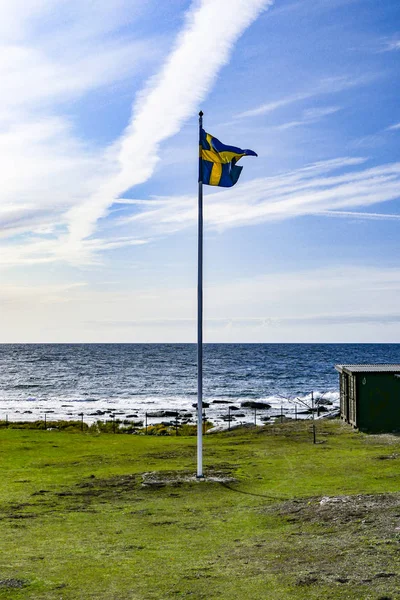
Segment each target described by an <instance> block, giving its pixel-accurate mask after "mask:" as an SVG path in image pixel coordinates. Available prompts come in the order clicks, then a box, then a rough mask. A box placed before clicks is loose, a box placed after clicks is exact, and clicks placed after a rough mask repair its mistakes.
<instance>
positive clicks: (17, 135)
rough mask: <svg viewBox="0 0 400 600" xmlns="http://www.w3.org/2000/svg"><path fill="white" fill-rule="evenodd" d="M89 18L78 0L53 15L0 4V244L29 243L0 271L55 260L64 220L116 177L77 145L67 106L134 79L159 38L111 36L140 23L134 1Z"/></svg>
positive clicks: (92, 149)
mask: <svg viewBox="0 0 400 600" xmlns="http://www.w3.org/2000/svg"><path fill="white" fill-rule="evenodd" d="M92 9H93V6H92V5H91V3H87V2H80V1H79V0H68V1H67V0H58V2H57V7H56V10H55V6H54V2H52V1H51V0H15V1H13V2H11V3H9V2H0V17H1V18H0V33H1V35H0V40H1V41H0V82H1V89H2V93H1V96H0V156H1V161H2V186H1V190H0V199H1V206H0V231H1V233H0V236H1V237H2V238H7V237H14V236H21V235H24V236H25V237H24V239H23V243H22V242H20V241H18V242H17V243H15V244H9V245H5V246H4V249H2V252H1V258H0V263H4V262H7V258H8V259H11V260H12V262H13V263H15V262H16V260H17V259H18V257H20V258H21V260H22V264H26V262H25V261H28V262H35V257H36V259H37V261H38V262H50V261H52V260H54V259H55V257H56V256H59V247H60V242H59V239H60V236H62V232H63V231H65V227H66V222H67V220H66V214H67V212H68V211H69V210H70V209H71V207H73V206H76V205H79V204H80V203H81V202H83V201H84V200H85V199H86V198H87V197H88V196H90V195H92V194H93V193H94V191H95V190H96V189H98V188H99V186H100V185H101V183H102V181H103V180H104V178H105V177H107V176H109V175H110V173H111V168H112V164H111V161H110V160H109V158H110V157H109V151H108V150H107V149H106V151H104V149H103V148H102V147H101V145H100V146H98V145H95V144H91V143H90V142H87V141H85V142H84V141H82V139H81V138H80V135H79V133H78V131H77V127H76V125H75V123H74V121H73V118H72V116H71V115H72V114H73V105H71V102H72V101H77V100H80V99H82V98H83V97H85V96H86V95H88V94H90V93H92V92H94V91H96V90H99V89H100V88H103V87H104V86H107V85H108V86H109V85H111V84H116V83H120V82H121V81H123V80H125V79H127V78H128V77H129V78H132V76H133V75H139V74H140V72H141V71H142V70H143V69H146V68H147V67H149V65H151V64H153V63H154V61H156V60H157V59H158V58H159V56H160V54H161V51H162V47H163V43H162V40H161V39H160V38H157V42H158V43H154V41H155V39H156V38H148V39H140V38H138V39H132V38H131V37H129V36H127V35H120V36H118V37H116V36H115V35H114V34H115V29H116V28H118V27H119V26H120V25H121V24H123V23H124V24H126V23H127V22H131V21H134V20H135V18H137V17H138V15H139V14H140V12H141V10H142V9H141V8H140V6H139V3H138V2H137V0H115V2H113V4H112V7H111V5H110V3H109V2H107V1H106V0H98V2H96V10H95V11H93V10H92ZM68 103H69V104H68ZM67 106H68V114H66V111H67ZM71 107H72V109H71ZM43 237H44V238H45V239H42V238H43ZM87 255H88V249H87V250H86V253H83V256H82V260H85V257H86V256H87ZM12 257H14V259H13V258H12Z"/></svg>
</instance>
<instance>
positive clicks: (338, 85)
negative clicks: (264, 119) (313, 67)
mask: <svg viewBox="0 0 400 600" xmlns="http://www.w3.org/2000/svg"><path fill="white" fill-rule="evenodd" d="M374 79H375V76H374V75H362V76H358V77H355V76H353V77H347V76H343V75H342V76H337V77H324V78H323V79H321V80H320V81H319V82H317V83H315V84H314V85H313V86H311V87H310V89H308V90H304V91H300V92H296V93H294V94H289V95H288V96H284V97H283V98H279V99H278V100H275V101H272V102H266V103H265V104H261V105H260V106H257V107H256V108H252V109H250V110H246V111H244V112H241V113H238V114H237V115H236V118H238V119H240V118H246V117H258V116H260V115H265V114H267V113H269V112H272V111H275V110H277V109H279V108H282V107H284V106H288V105H290V104H295V103H296V102H300V101H302V100H308V99H309V98H314V97H316V96H321V95H329V94H337V93H339V92H342V91H344V90H347V89H350V88H353V87H357V86H359V85H366V84H368V83H371V81H373V80H374Z"/></svg>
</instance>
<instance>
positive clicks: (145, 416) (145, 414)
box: [144, 412, 147, 435]
mask: <svg viewBox="0 0 400 600" xmlns="http://www.w3.org/2000/svg"><path fill="white" fill-rule="evenodd" d="M144 427H145V435H147V412H146V413H144Z"/></svg>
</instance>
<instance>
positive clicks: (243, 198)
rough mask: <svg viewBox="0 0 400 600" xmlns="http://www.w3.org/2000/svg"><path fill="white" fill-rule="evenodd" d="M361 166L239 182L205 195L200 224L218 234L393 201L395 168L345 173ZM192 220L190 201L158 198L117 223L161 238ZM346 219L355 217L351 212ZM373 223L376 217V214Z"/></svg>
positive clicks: (341, 163) (398, 167) (398, 190)
mask: <svg viewBox="0 0 400 600" xmlns="http://www.w3.org/2000/svg"><path fill="white" fill-rule="evenodd" d="M364 161H365V159H362V158H344V159H336V160H332V161H324V162H319V163H316V164H314V165H310V166H309V167H305V168H302V169H298V170H297V171H292V172H289V173H285V174H282V175H278V176H275V177H265V178H260V179H255V180H253V181H249V182H246V183H245V182H242V183H241V185H240V187H238V188H236V187H235V188H231V189H227V190H224V191H215V192H211V193H208V194H207V196H206V201H205V223H206V225H207V226H208V227H210V228H214V229H218V230H224V229H228V228H231V227H241V226H244V225H255V224H258V223H263V222H267V221H280V220H285V219H291V218H296V217H301V216H305V215H315V214H319V215H324V214H327V216H332V215H333V214H337V215H339V213H337V212H335V213H333V212H331V211H342V213H341V216H344V214H345V213H344V212H343V211H347V210H348V209H352V208H358V207H368V206H371V205H374V204H379V203H381V202H386V201H389V200H394V199H396V198H399V197H400V163H393V164H386V165H381V166H379V167H373V168H362V169H359V168H358V169H357V170H354V169H350V167H352V166H356V165H357V166H358V167H359V166H360V165H361V164H362V163H363V162H364ZM337 169H346V171H345V172H344V173H341V174H339V175H334V174H332V173H331V172H332V171H335V170H337ZM326 211H330V212H328V213H327V212H326ZM363 214H364V213H363ZM196 215H197V212H196V198H195V197H193V196H178V197H167V198H159V197H158V198H155V205H154V207H153V206H151V205H147V206H146V205H144V206H143V209H142V210H141V211H139V212H136V213H135V214H134V215H133V216H131V217H128V218H121V223H126V222H129V223H130V224H131V225H132V228H133V232H135V229H136V228H137V231H141V232H142V235H144V233H143V232H146V235H150V234H155V233H156V234H157V233H158V234H165V233H168V232H169V233H173V232H175V231H179V230H182V229H184V228H186V227H188V226H191V225H193V224H194V223H195V221H196ZM348 216H349V218H357V215H355V216H353V213H349V215H348ZM366 218H368V217H366ZM370 218H372V217H370ZM375 218H378V217H377V215H376V214H375ZM382 218H387V217H386V216H385V217H382ZM392 218H395V217H392Z"/></svg>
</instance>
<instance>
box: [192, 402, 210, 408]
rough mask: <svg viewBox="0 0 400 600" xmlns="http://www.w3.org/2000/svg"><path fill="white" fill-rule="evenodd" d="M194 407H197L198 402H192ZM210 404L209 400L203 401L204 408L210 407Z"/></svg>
mask: <svg viewBox="0 0 400 600" xmlns="http://www.w3.org/2000/svg"><path fill="white" fill-rule="evenodd" d="M192 406H193V408H197V404H192ZM209 406H210V405H209V403H208V402H203V408H208V407H209Z"/></svg>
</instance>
